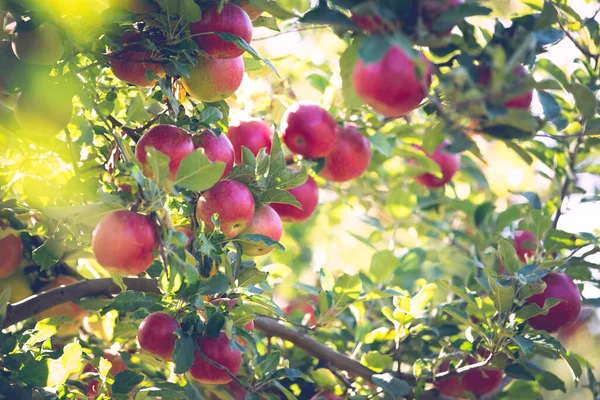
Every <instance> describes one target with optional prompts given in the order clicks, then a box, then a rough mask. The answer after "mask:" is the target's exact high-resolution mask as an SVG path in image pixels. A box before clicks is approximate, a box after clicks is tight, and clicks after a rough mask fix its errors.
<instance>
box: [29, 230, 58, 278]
mask: <svg viewBox="0 0 600 400" xmlns="http://www.w3.org/2000/svg"><path fill="white" fill-rule="evenodd" d="M63 252H64V248H63V245H62V242H61V241H59V240H58V239H55V238H53V237H51V238H48V239H47V240H46V241H45V242H44V243H43V244H42V245H41V246H40V247H38V248H36V249H35V250H34V251H33V252H32V253H31V256H32V258H33V261H35V262H36V263H37V264H38V265H39V266H40V267H41V268H42V271H45V270H47V269H50V268H51V267H52V266H53V265H54V264H56V263H57V262H58V261H59V260H60V257H61V255H62V254H63Z"/></svg>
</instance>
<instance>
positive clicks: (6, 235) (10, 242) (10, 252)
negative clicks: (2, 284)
mask: <svg viewBox="0 0 600 400" xmlns="http://www.w3.org/2000/svg"><path fill="white" fill-rule="evenodd" d="M0 237H1V238H2V239H0V254H1V255H2V257H1V258H0V279H1V278H8V277H9V276H11V275H12V274H14V273H15V271H16V270H17V268H19V263H20V262H21V257H22V256H23V242H21V237H20V236H19V233H18V232H16V231H15V230H13V229H6V230H4V229H3V230H2V233H1V235H0Z"/></svg>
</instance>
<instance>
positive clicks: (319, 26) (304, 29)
mask: <svg viewBox="0 0 600 400" xmlns="http://www.w3.org/2000/svg"><path fill="white" fill-rule="evenodd" d="M326 28H331V25H317V26H307V27H304V28H298V29H291V30H289V31H283V32H279V33H276V34H274V35H271V36H265V37H261V38H256V39H252V41H253V42H258V41H259V40H267V39H272V38H275V37H277V36H281V35H287V34H288V33H293V32H302V31H310V30H315V29H326Z"/></svg>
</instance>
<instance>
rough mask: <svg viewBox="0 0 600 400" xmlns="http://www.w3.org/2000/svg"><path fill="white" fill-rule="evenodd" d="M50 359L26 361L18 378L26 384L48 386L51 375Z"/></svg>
mask: <svg viewBox="0 0 600 400" xmlns="http://www.w3.org/2000/svg"><path fill="white" fill-rule="evenodd" d="M49 362H50V359H48V358H42V359H41V360H35V359H30V360H28V361H26V362H25V365H23V368H21V370H20V371H19V372H18V374H17V379H18V380H19V381H21V382H23V383H25V384H26V385H31V386H37V387H46V386H48V379H49V377H50V370H49Z"/></svg>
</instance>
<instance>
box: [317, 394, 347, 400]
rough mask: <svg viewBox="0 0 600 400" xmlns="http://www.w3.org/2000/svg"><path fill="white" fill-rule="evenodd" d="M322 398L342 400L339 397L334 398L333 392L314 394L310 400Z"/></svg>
mask: <svg viewBox="0 0 600 400" xmlns="http://www.w3.org/2000/svg"><path fill="white" fill-rule="evenodd" d="M321 397H322V398H324V399H327V400H344V399H342V398H341V397H340V396H336V394H335V393H333V392H320V393H317V394H315V395H314V396H313V397H312V398H311V399H310V400H317V399H319V398H321Z"/></svg>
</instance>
